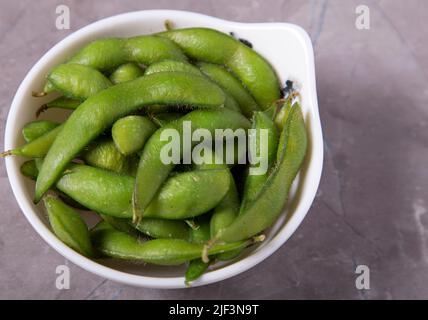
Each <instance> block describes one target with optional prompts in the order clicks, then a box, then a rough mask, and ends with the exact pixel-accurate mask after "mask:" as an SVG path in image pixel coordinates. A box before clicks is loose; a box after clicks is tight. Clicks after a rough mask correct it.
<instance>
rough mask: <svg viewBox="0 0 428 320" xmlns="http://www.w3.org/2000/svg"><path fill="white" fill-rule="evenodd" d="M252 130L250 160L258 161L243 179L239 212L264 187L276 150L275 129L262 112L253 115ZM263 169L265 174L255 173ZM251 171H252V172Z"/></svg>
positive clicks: (271, 121) (250, 167)
mask: <svg viewBox="0 0 428 320" xmlns="http://www.w3.org/2000/svg"><path fill="white" fill-rule="evenodd" d="M252 129H253V131H252V132H251V133H250V135H249V138H250V141H251V140H252V141H253V146H254V148H250V151H251V152H250V159H251V158H252V159H256V158H257V159H259V161H258V163H254V164H251V165H250V166H249V170H248V172H247V177H246V179H245V185H244V191H243V199H242V206H241V210H243V209H245V207H246V205H247V203H248V202H251V201H253V200H254V199H255V198H256V197H257V194H258V193H259V192H260V190H261V189H262V187H263V186H264V184H265V182H266V180H267V178H268V177H269V173H270V169H271V168H272V166H273V164H274V163H275V160H276V154H277V148H278V132H277V129H276V127H275V124H274V122H273V120H272V119H271V118H270V117H268V116H267V115H266V114H265V113H264V112H260V111H259V112H256V113H254V117H253V127H252ZM262 134H263V135H262ZM264 134H266V135H264ZM262 138H263V139H262ZM264 139H266V141H265V140H264ZM263 164H265V168H261V167H260V166H262V165H263ZM263 169H264V170H265V172H256V170H263ZM252 170H254V171H253V172H252Z"/></svg>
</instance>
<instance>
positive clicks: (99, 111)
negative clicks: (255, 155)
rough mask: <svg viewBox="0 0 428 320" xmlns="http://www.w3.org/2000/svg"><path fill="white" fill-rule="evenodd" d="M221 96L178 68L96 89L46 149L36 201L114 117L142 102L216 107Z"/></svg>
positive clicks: (37, 184) (214, 86) (208, 83)
mask: <svg viewBox="0 0 428 320" xmlns="http://www.w3.org/2000/svg"><path fill="white" fill-rule="evenodd" d="M224 100H225V98H224V93H223V92H222V90H221V89H220V88H218V87H217V86H216V85H215V84H213V83H212V82H210V81H209V80H205V79H204V78H200V77H195V76H193V75H189V74H187V73H179V72H161V73H157V74H152V75H149V76H144V77H141V78H138V79H136V80H133V81H129V82H126V83H121V84H118V85H116V86H113V87H110V88H108V89H106V90H103V91H101V92H99V93H98V94H96V95H95V96H92V97H90V98H89V99H87V100H86V101H85V102H83V103H82V104H81V105H80V107H79V108H77V109H76V111H74V112H73V113H72V114H71V115H70V117H69V118H68V120H67V121H66V123H65V125H64V129H63V130H61V133H60V134H59V135H58V137H57V138H56V139H55V142H54V143H53V145H52V146H51V148H50V149H49V152H48V154H47V155H46V158H45V161H44V162H43V166H42V168H41V170H40V174H39V176H38V178H37V183H36V192H35V202H38V201H39V200H40V198H41V197H42V195H43V194H44V193H45V192H46V191H47V190H48V189H49V188H50V187H51V186H52V185H53V183H54V182H55V181H56V180H57V178H58V177H59V175H60V174H61V172H62V171H63V170H64V169H65V167H66V166H67V164H68V163H69V162H70V161H71V160H72V159H73V158H74V157H75V156H76V155H77V154H78V153H79V152H80V151H81V150H82V149H83V148H84V147H85V146H86V145H87V144H88V143H89V142H91V141H92V140H93V139H95V138H96V137H97V136H98V135H99V134H100V133H101V132H103V131H104V130H106V129H107V128H108V127H110V126H111V125H112V124H113V123H114V122H115V121H116V120H117V119H119V118H121V117H123V116H126V115H128V114H129V113H131V112H133V111H135V110H137V109H139V108H141V107H142V106H145V105H153V104H166V105H168V104H169V105H176V104H177V103H181V104H184V105H189V106H197V107H201V108H213V107H214V108H215V107H222V106H223V104H224ZM226 122H227V121H226ZM54 130H55V129H54ZM156 191H157V190H156Z"/></svg>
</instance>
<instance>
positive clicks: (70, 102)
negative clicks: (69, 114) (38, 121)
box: [36, 96, 82, 117]
mask: <svg viewBox="0 0 428 320" xmlns="http://www.w3.org/2000/svg"><path fill="white" fill-rule="evenodd" d="M81 103H82V101H81V100H76V99H70V98H67V97H64V96H62V97H58V98H56V99H54V100H52V101H49V102H48V103H46V104H43V105H42V106H41V107H40V108H39V109H38V110H37V111H36V117H38V116H40V114H41V113H42V112H45V111H46V110H48V109H51V108H58V109H67V110H74V109H76V108H77V107H78V106H79V105H80V104H81Z"/></svg>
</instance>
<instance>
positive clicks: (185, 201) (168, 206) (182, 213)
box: [144, 169, 230, 220]
mask: <svg viewBox="0 0 428 320" xmlns="http://www.w3.org/2000/svg"><path fill="white" fill-rule="evenodd" d="M229 184H230V174H229V172H228V170H226V169H218V170H196V171H190V172H184V173H179V174H176V175H174V176H172V177H170V178H169V179H168V180H166V181H165V183H164V185H163V186H162V188H161V189H160V191H159V194H158V195H157V196H156V198H155V199H154V201H152V202H151V203H150V204H149V206H148V207H147V209H146V210H145V213H144V217H145V218H147V217H150V218H161V219H173V220H177V219H187V218H192V217H195V216H198V215H201V214H203V213H205V212H208V211H209V210H211V209H212V208H214V207H215V206H216V205H217V204H218V203H219V202H220V201H221V199H222V198H223V197H224V195H225V194H226V192H227V191H228V189H229Z"/></svg>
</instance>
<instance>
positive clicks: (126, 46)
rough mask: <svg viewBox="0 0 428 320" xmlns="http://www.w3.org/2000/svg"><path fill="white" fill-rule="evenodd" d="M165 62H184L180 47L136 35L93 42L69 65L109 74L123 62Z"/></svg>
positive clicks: (162, 39) (158, 38) (151, 37)
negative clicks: (170, 60) (72, 64)
mask: <svg viewBox="0 0 428 320" xmlns="http://www.w3.org/2000/svg"><path fill="white" fill-rule="evenodd" d="M165 59H173V60H180V61H186V60H187V58H186V56H185V55H184V54H183V52H182V51H181V50H180V48H179V47H178V46H177V45H176V44H175V43H174V42H172V41H170V40H168V39H165V38H160V37H157V36H137V37H132V38H127V39H120V38H107V39H99V40H96V41H93V42H91V43H89V44H88V45H87V46H85V47H84V48H83V49H81V50H80V51H79V52H78V53H77V54H76V55H74V56H73V57H72V58H71V60H70V62H71V63H79V64H83V65H86V66H90V67H92V68H95V69H98V70H100V71H108V70H112V69H113V68H116V67H118V66H120V65H122V64H124V63H126V62H137V63H141V64H144V65H150V64H152V63H154V62H157V61H161V60H165Z"/></svg>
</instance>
